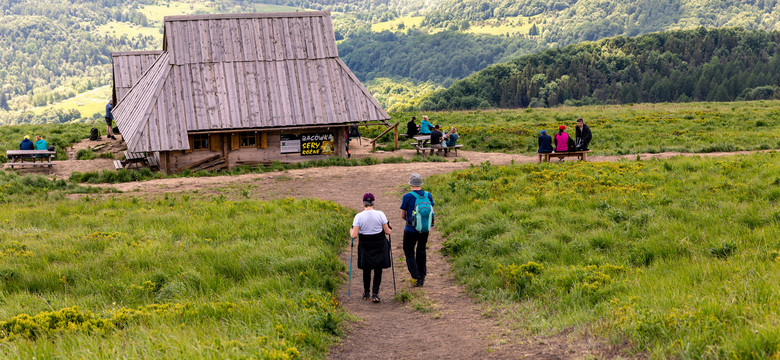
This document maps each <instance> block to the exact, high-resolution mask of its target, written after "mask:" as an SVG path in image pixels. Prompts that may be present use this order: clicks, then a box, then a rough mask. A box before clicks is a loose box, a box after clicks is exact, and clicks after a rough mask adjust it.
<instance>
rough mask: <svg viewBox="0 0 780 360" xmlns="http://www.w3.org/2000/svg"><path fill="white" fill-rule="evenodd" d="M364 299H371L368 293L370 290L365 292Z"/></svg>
mask: <svg viewBox="0 0 780 360" xmlns="http://www.w3.org/2000/svg"><path fill="white" fill-rule="evenodd" d="M363 300H366V301H368V300H371V296H370V295H369V294H368V291H366V292H364V293H363Z"/></svg>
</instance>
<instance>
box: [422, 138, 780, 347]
mask: <svg viewBox="0 0 780 360" xmlns="http://www.w3.org/2000/svg"><path fill="white" fill-rule="evenodd" d="M778 174H780V153H777V152H772V153H763V154H754V155H749V156H732V157H725V158H713V159H702V158H673V159H670V160H664V161H649V162H648V161H636V162H628V161H626V162H616V163H581V162H576V163H568V162H567V163H563V164H544V165H537V164H533V165H518V166H506V167H497V166H491V165H489V164H483V165H481V166H475V167H472V168H470V169H468V170H464V171H459V172H455V173H453V174H450V175H445V176H436V177H433V178H431V179H430V180H429V181H428V186H429V189H430V190H431V191H432V192H433V193H434V194H436V196H437V205H439V206H438V208H437V215H439V217H440V219H441V220H440V221H439V222H438V224H439V225H438V226H439V229H440V230H441V231H442V232H443V233H444V234H445V236H446V237H447V241H446V242H445V244H444V250H445V252H446V253H447V254H448V255H450V256H451V257H452V260H453V267H454V271H455V273H456V275H457V277H458V279H460V280H461V281H463V282H465V283H466V285H467V287H468V289H469V291H470V292H471V293H472V294H474V296H477V297H479V298H482V299H486V300H488V301H494V302H499V303H503V302H515V303H518V304H523V307H524V308H526V309H530V311H529V312H526V313H523V314H522V316H519V317H518V318H517V321H518V325H519V326H522V327H525V328H527V329H530V330H532V331H535V332H549V331H556V330H560V329H563V328H566V327H570V326H579V327H581V328H585V329H587V330H589V331H596V332H598V333H602V334H605V335H607V336H610V337H612V338H613V339H615V341H625V340H628V342H629V343H630V344H632V345H633V346H634V348H635V349H636V350H637V351H647V352H649V353H650V354H651V356H652V357H657V358H666V357H672V358H741V359H754V358H770V357H773V356H775V357H776V356H778V354H780V337H778V334H780V322H778V321H777V319H778V318H780V306H778V305H780V295H778V294H780V177H778Z"/></svg>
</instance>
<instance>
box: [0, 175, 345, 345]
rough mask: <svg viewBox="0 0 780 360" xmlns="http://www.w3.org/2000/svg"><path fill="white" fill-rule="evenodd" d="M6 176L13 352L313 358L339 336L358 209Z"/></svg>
mask: <svg viewBox="0 0 780 360" xmlns="http://www.w3.org/2000/svg"><path fill="white" fill-rule="evenodd" d="M0 175H2V176H0V184H2V185H0V209H2V211H0V214H1V215H0V224H2V225H3V226H2V227H0V258H1V259H2V263H1V265H0V351H2V353H3V354H4V356H3V358H6V359H31V358H39V359H40V358H47V359H48V358H155V359H183V358H185V359H196V358H197V359H223V358H226V357H227V358H236V359H239V358H241V359H248V358H267V359H298V358H301V359H309V358H322V357H324V355H325V353H326V352H327V350H328V348H329V346H330V345H331V344H332V342H333V340H334V339H335V337H336V336H337V335H338V334H340V323H341V321H343V319H344V317H345V314H344V312H343V311H342V309H341V307H340V305H339V303H338V302H337V300H336V299H335V298H334V296H333V295H332V294H333V293H334V291H335V290H336V289H337V288H338V286H339V284H340V283H341V281H342V280H343V279H341V278H340V276H341V275H340V273H341V271H343V269H344V265H343V264H342V263H341V261H340V260H339V259H338V254H340V252H341V251H342V249H343V247H344V246H345V244H346V235H345V232H344V231H345V230H344V229H347V228H348V227H349V221H350V219H351V216H352V215H353V214H354V211H351V210H347V209H345V208H342V207H340V206H337V205H334V204H332V203H328V202H324V201H318V200H293V199H285V200H278V201H269V202H262V201H254V200H250V199H246V200H241V201H231V200H227V199H225V198H224V197H222V196H217V197H213V198H208V197H202V198H197V199H196V198H194V197H193V198H190V197H188V196H187V195H182V196H179V197H167V196H165V197H161V198H158V199H152V200H139V199H136V198H130V197H125V198H116V199H112V198H111V195H108V194H105V195H99V196H97V197H95V196H94V195H92V196H90V195H86V196H85V197H82V198H81V199H77V200H72V199H67V198H66V196H65V195H66V194H67V193H79V192H90V191H91V190H89V189H87V188H82V187H79V186H76V185H73V184H72V183H68V182H65V181H61V180H60V181H56V182H52V181H50V180H46V179H45V178H42V177H26V178H19V177H18V176H16V175H13V174H6V173H4V172H3V173H0ZM47 186H48V188H49V189H57V190H55V191H42V189H44V188H45V187H47ZM23 204H26V205H23ZM321 219H328V221H321Z"/></svg>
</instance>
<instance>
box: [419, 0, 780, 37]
mask: <svg viewBox="0 0 780 360" xmlns="http://www.w3.org/2000/svg"><path fill="white" fill-rule="evenodd" d="M535 15H540V16H541V19H540V22H543V23H544V26H543V29H544V30H543V31H542V33H541V35H542V39H543V41H544V42H545V43H548V44H558V45H567V44H573V43H576V42H580V41H586V40H587V41H593V40H598V39H602V38H605V37H611V36H616V35H624V36H635V35H639V34H645V33H649V32H656V31H663V30H672V29H690V28H693V27H697V26H705V27H732V26H741V27H745V28H748V29H766V30H777V29H778V28H779V26H780V6H778V1H777V0H721V1H706V0H671V1H670V0H628V1H626V0H497V1H489V2H488V1H480V0H446V1H444V2H442V3H440V4H439V5H438V6H437V7H436V8H435V9H434V10H432V11H430V12H429V13H428V14H427V15H426V17H425V20H424V21H423V24H424V25H426V26H430V27H441V28H448V27H449V25H450V24H453V23H455V24H460V23H461V22H462V21H463V20H464V19H466V20H469V21H485V20H488V19H502V18H508V17H514V16H525V17H530V16H535Z"/></svg>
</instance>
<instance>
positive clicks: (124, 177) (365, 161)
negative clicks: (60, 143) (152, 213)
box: [69, 150, 447, 184]
mask: <svg viewBox="0 0 780 360" xmlns="http://www.w3.org/2000/svg"><path fill="white" fill-rule="evenodd" d="M82 151H83V153H82ZM79 154H81V156H83V157H84V159H85V160H87V159H94V158H95V156H96V155H95V154H94V153H93V152H92V151H91V150H79ZM77 156H78V154H77ZM101 157H103V156H102V154H101ZM411 162H447V159H446V158H443V157H441V156H426V157H422V156H419V155H416V156H414V157H412V158H411V159H409V160H407V159H404V158H403V157H401V156H391V157H387V158H384V159H381V160H380V159H376V158H372V157H366V158H361V159H346V158H337V157H332V158H328V159H327V160H314V161H305V162H299V163H293V164H283V163H279V162H274V163H273V164H271V165H270V166H257V167H252V166H238V167H235V168H233V169H230V170H225V171H206V170H200V171H190V170H184V171H182V172H180V173H177V174H171V175H164V174H162V173H159V172H152V171H150V170H149V169H141V170H128V169H121V170H119V171H114V170H103V171H101V172H96V171H91V172H86V173H80V172H74V173H73V174H71V175H70V178H69V179H70V181H72V182H74V183H90V184H100V183H112V184H113V183H123V182H131V181H145V180H152V179H164V178H180V177H201V176H226V175H242V174H255V173H266V172H271V171H284V170H292V169H306V168H312V167H328V166H368V165H376V164H398V163H411Z"/></svg>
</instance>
